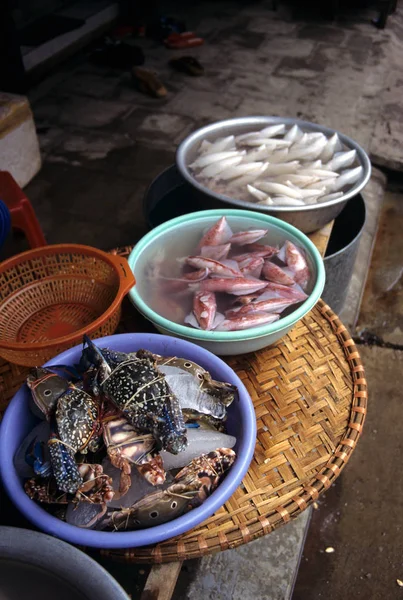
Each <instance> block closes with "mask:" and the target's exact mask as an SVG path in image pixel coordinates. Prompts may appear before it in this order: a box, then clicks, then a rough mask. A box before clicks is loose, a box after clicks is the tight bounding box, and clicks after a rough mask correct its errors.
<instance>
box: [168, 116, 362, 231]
mask: <svg viewBox="0 0 403 600" xmlns="http://www.w3.org/2000/svg"><path fill="white" fill-rule="evenodd" d="M280 123H284V124H286V125H289V126H292V125H298V126H299V127H300V128H301V129H302V130H303V131H314V132H321V133H324V134H325V135H327V136H332V135H333V134H334V133H336V131H335V130H333V129H329V128H328V127H322V126H321V125H316V124H315V123H309V122H307V121H300V120H299V119H290V118H282V117H239V118H235V119H228V120H225V121H218V122H216V123H213V124H211V125H207V126H206V127H202V128H201V129H198V130H197V131H195V132H193V133H191V134H190V135H189V136H188V137H187V138H185V140H183V142H182V143H181V144H180V145H179V147H178V150H177V153H176V165H177V168H178V170H179V172H180V174H181V175H182V177H183V178H184V179H185V180H186V181H187V182H188V183H189V184H190V185H191V186H192V187H193V188H195V189H196V190H198V192H200V193H201V194H203V195H204V197H205V198H206V200H207V199H209V200H210V202H209V206H206V208H213V207H214V208H228V205H230V206H232V207H234V208H236V207H237V208H242V209H247V210H254V211H257V212H263V213H266V214H269V215H272V216H274V217H277V218H279V219H282V220H283V221H287V222H288V223H290V224H291V225H294V227H297V228H298V229H300V230H301V231H303V232H304V233H311V232H312V231H316V230H318V229H320V228H321V227H323V226H324V225H326V223H329V222H330V221H332V220H333V219H335V218H336V217H337V215H339V214H340V212H341V211H342V210H343V208H344V207H345V205H346V203H347V201H348V200H349V199H350V198H353V197H354V196H356V195H357V194H358V193H359V192H360V191H361V190H362V189H363V188H364V186H365V185H366V184H367V183H368V180H369V178H370V175H371V163H370V160H369V158H368V156H367V154H366V152H365V151H364V150H363V149H362V148H361V146H359V145H358V144H357V142H355V141H354V140H352V139H351V138H349V137H347V136H345V135H343V134H342V133H338V132H337V133H338V135H339V138H340V140H341V142H342V143H343V144H344V146H346V147H347V148H348V149H355V150H356V151H357V159H358V162H359V163H360V165H361V166H362V167H363V174H362V177H361V179H360V180H359V181H357V183H355V184H354V185H353V186H352V187H351V189H349V190H348V191H347V192H345V193H344V194H343V196H341V197H340V198H337V199H335V200H329V201H328V202H323V203H320V204H308V205H306V206H299V207H293V206H277V207H276V206H262V205H257V204H254V203H253V202H246V201H244V200H237V199H236V198H231V197H230V196H225V195H223V194H219V193H216V192H213V191H212V190H210V189H208V188H207V187H205V186H204V185H202V184H201V183H200V182H198V181H197V180H196V179H195V177H194V176H193V175H192V173H191V172H190V170H189V168H188V165H190V164H191V163H192V162H193V160H194V159H195V158H196V155H197V151H198V148H199V145H200V143H201V141H202V140H205V139H207V140H208V141H210V142H213V141H214V140H215V139H217V138H220V137H225V136H227V135H232V134H234V135H240V134H242V133H246V132H248V131H251V130H252V131H253V130H254V129H255V130H258V129H261V128H263V127H266V126H267V125H270V124H280ZM212 200H213V201H214V203H213V204H214V206H212V203H211V201H212Z"/></svg>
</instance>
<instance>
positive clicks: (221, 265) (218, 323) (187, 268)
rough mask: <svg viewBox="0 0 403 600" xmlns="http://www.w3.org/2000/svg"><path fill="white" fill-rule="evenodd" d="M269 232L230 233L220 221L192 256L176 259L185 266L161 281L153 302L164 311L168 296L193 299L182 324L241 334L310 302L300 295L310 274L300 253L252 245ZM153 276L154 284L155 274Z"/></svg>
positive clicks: (289, 248) (288, 248) (286, 245)
mask: <svg viewBox="0 0 403 600" xmlns="http://www.w3.org/2000/svg"><path fill="white" fill-rule="evenodd" d="M267 231H268V230H267V229H253V230H252V229H251V230H248V231H239V232H237V233H233V231H232V230H231V227H230V226H229V224H228V222H227V220H226V218H225V217H222V218H221V219H219V221H218V222H217V223H215V224H214V225H213V226H212V227H211V228H210V229H209V230H208V231H207V232H206V233H205V234H204V235H203V237H202V239H201V240H200V242H199V244H198V247H197V250H196V253H195V255H192V256H187V257H184V258H180V259H178V261H179V262H180V263H181V264H182V265H183V271H182V273H181V274H180V275H179V276H178V277H175V278H171V277H165V276H162V275H161V274H160V275H159V277H158V278H157V280H158V281H159V285H156V286H155V288H154V290H155V291H154V297H156V296H158V297H160V298H162V299H163V301H162V302H163V303H164V304H165V306H168V305H170V304H169V298H168V295H170V296H171V298H170V301H171V303H172V300H173V301H175V300H178V301H179V300H180V299H183V298H184V297H185V298H186V297H187V296H188V295H189V294H193V305H192V310H191V311H190V313H189V314H187V315H186V316H183V317H182V319H183V321H184V323H186V324H187V325H190V326H192V327H195V328H197V329H204V330H207V331H210V330H214V331H239V330H243V329H249V328H251V327H257V326H259V325H266V324H269V323H273V322H274V321H277V320H278V319H279V318H280V313H282V312H283V311H284V310H286V309H288V308H290V307H291V306H293V305H296V304H298V303H301V302H302V301H304V300H305V299H306V298H307V297H308V296H307V294H306V292H305V291H304V290H306V289H307V287H308V284H309V282H310V269H309V266H308V263H307V260H306V258H305V254H304V251H303V250H302V249H301V248H298V247H297V246H295V244H293V243H292V242H290V241H286V242H285V243H284V245H283V246H282V247H281V248H276V247H274V246H269V245H267V244H258V243H256V242H257V241H258V240H261V239H262V238H263V237H264V236H265V235H266V234H267ZM152 273H153V280H154V279H155V268H153V269H152ZM234 297H235V298H234ZM178 306H179V304H178ZM293 308H295V306H293ZM185 314H186V313H185Z"/></svg>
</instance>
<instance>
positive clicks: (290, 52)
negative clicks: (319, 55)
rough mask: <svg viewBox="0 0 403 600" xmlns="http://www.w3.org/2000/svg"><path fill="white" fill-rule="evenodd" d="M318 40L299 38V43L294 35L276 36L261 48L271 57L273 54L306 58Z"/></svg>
mask: <svg viewBox="0 0 403 600" xmlns="http://www.w3.org/2000/svg"><path fill="white" fill-rule="evenodd" d="M315 46H316V42H315V41H313V40H308V39H306V40H299V41H298V44H296V43H295V39H293V38H292V37H288V36H284V37H283V38H280V37H278V36H277V37H275V38H272V39H269V40H268V41H267V42H265V43H264V44H263V45H262V47H261V48H260V51H261V52H265V53H267V54H268V56H269V57H270V58H271V57H272V56H287V57H288V58H289V57H291V58H293V57H296V58H305V57H307V56H310V55H311V54H312V52H313V49H314V48H315Z"/></svg>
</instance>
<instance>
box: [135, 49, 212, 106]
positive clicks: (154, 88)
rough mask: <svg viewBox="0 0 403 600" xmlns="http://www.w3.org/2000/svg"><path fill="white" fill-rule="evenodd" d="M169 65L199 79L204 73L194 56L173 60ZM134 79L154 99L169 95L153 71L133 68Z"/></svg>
mask: <svg viewBox="0 0 403 600" xmlns="http://www.w3.org/2000/svg"><path fill="white" fill-rule="evenodd" d="M169 64H170V65H171V67H172V68H173V69H175V70H176V71H179V72H180V73H185V74H186V75H191V76H193V77H198V76H200V75H203V73H204V69H203V67H202V65H201V64H200V63H199V61H198V60H196V58H194V57H193V56H181V57H178V58H172V59H171V60H170V61H169ZM132 78H133V81H134V83H135V85H136V87H137V88H138V89H139V90H140V91H141V92H143V93H144V94H148V95H149V96H153V97H154V98H164V97H165V96H166V95H167V93H168V91H167V89H166V87H165V86H164V85H163V83H161V81H160V80H159V79H158V77H157V75H156V73H153V72H152V71H148V70H147V69H141V68H139V67H133V69H132Z"/></svg>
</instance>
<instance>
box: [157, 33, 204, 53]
mask: <svg viewBox="0 0 403 600" xmlns="http://www.w3.org/2000/svg"><path fill="white" fill-rule="evenodd" d="M164 44H165V46H166V47H167V48H171V49H172V50H177V49H181V48H195V47H196V46H201V45H202V44H204V40H203V38H199V37H181V36H179V37H178V38H177V39H175V40H171V41H169V40H168V39H166V40H165V42H164Z"/></svg>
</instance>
